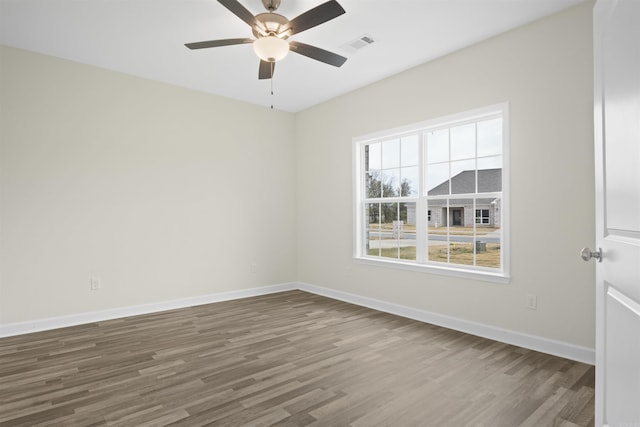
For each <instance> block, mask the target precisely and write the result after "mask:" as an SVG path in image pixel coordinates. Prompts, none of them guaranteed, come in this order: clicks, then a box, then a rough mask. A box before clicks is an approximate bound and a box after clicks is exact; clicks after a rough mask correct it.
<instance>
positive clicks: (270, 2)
mask: <svg viewBox="0 0 640 427" xmlns="http://www.w3.org/2000/svg"><path fill="white" fill-rule="evenodd" d="M262 4H263V5H264V8H265V9H267V10H268V11H270V12H273V11H274V10H276V9H278V8H279V7H280V0H262Z"/></svg>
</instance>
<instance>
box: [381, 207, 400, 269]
mask: <svg viewBox="0 0 640 427" xmlns="http://www.w3.org/2000/svg"><path fill="white" fill-rule="evenodd" d="M380 209H381V211H380V233H379V236H380V256H382V257H386V258H398V255H399V246H398V240H399V239H400V233H401V230H402V227H401V225H400V223H399V221H398V204H397V203H381V204H380Z"/></svg>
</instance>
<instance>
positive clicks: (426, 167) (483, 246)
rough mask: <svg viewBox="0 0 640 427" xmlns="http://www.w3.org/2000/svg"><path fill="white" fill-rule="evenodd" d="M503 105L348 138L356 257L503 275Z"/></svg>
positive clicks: (447, 270) (470, 273)
mask: <svg viewBox="0 0 640 427" xmlns="http://www.w3.org/2000/svg"><path fill="white" fill-rule="evenodd" d="M507 119H508V110H507V105H506V104H501V105H497V106H493V107H488V108H483V109H479V110H474V111H471V112H467V113H463V114H458V115H456V116H451V117H445V118H442V119H437V120H432V121H428V122H424V123H420V124H417V125H412V126H408V127H405V128H402V129H394V130H390V131H385V132H381V133H378V134H376V135H371V136H366V137H360V138H356V139H355V140H354V178H355V179H354V185H355V191H354V194H355V195H356V196H355V200H354V206H355V209H354V212H355V215H354V222H355V227H354V230H355V234H354V258H355V259H356V260H358V261H362V262H370V263H377V264H385V265H392V266H400V267H407V268H414V269H420V270H431V271H436V272H441V273H444V274H456V275H463V276H466V277H480V278H488V279H489V280H498V281H504V280H506V279H507V277H508V268H507V267H508V265H507V255H508V251H507V248H508V239H507V237H508V235H507V228H508V227H507V225H508V216H507V210H506V209H505V208H506V207H507V204H506V203H505V201H506V200H507V191H506V188H507V187H508V185H507V184H508V183H507V179H506V178H507V174H506V171H507V165H506V161H505V160H506V158H507V156H506V154H507V148H508V144H507V137H508V135H507V129H508V127H507V124H508V120H507Z"/></svg>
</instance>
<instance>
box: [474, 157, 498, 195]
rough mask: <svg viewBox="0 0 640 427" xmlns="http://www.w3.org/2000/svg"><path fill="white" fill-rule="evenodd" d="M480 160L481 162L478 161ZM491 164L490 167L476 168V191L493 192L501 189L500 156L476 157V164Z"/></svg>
mask: <svg viewBox="0 0 640 427" xmlns="http://www.w3.org/2000/svg"><path fill="white" fill-rule="evenodd" d="M480 160H482V162H481V161H480ZM480 163H482V164H483V166H487V165H493V166H495V167H492V168H485V167H483V168H480V167H479V170H478V193H493V192H499V191H502V156H496V157H487V158H485V159H478V164H480Z"/></svg>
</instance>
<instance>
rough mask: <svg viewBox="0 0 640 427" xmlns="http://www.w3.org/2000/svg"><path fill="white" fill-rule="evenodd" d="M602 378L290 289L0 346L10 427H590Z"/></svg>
mask: <svg viewBox="0 0 640 427" xmlns="http://www.w3.org/2000/svg"><path fill="white" fill-rule="evenodd" d="M593 420H594V368H593V367H592V366H589V365H585V364H581V363H577V362H573V361H570V360H566V359H562V358H559V357H554V356H549V355H545V354H542V353H538V352H535V351H531V350H526V349H523V348H518V347H514V346H511V345H507V344H502V343H499V342H495V341H491V340H487V339H483V338H478V337H475V336H472V335H467V334H464V333H460V332H455V331H451V330H448V329H444V328H440V327H436V326H432V325H428V324H424V323H420V322H417V321H413V320H409V319H405V318H402V317H398V316H393V315H390V314H386V313H382V312H379V311H375V310H371V309H367V308H363V307H359V306H355V305H351V304H347V303H344V302H340V301H335V300H332V299H328V298H324V297H320V296H317V295H313V294H309V293H305V292H301V291H291V292H284V293H279V294H272V295H266V296H260V297H254V298H247V299H242V300H235V301H228V302H222V303H217V304H210V305H204V306H199V307H193V308H187V309H181V310H173V311H168V312H163V313H156V314H150V315H144V316H135V317H129V318H124V319H118V320H111V321H105V322H100V323H93V324H88V325H83V326H76V327H71V328H65V329H58V330H53V331H47V332H40V333H34V334H29V335H22V336H17V337H9V338H3V339H0V425H2V426H29V427H33V426H39V425H55V426H101V425H119V426H163V425H181V426H200V425H214V426H234V427H235V426H268V425H279V426H307V425H313V426H332V427H333V426H367V427H368V426H454V427H457V426H491V427H501V426H504V427H516V426H531V427H533V426H535V427H538V426H563V427H569V426H572V427H575V426H589V425H593Z"/></svg>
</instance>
